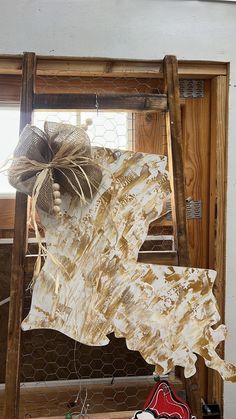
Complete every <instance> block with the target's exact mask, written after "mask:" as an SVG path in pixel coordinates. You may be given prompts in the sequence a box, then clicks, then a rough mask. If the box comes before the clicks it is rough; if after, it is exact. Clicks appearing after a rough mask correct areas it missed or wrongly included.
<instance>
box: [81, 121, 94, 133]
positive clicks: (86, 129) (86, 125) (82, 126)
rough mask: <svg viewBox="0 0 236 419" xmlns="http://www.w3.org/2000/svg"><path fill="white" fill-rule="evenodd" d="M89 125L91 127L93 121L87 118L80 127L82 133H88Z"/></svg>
mask: <svg viewBox="0 0 236 419" xmlns="http://www.w3.org/2000/svg"><path fill="white" fill-rule="evenodd" d="M90 125H93V120H92V118H87V119H86V120H85V123H84V124H82V125H81V128H82V129H83V130H84V131H88V127H89V126H90Z"/></svg>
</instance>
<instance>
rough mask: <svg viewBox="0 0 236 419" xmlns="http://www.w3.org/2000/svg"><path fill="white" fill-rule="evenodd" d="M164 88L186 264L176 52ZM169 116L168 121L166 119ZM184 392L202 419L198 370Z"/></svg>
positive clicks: (175, 215)
mask: <svg viewBox="0 0 236 419" xmlns="http://www.w3.org/2000/svg"><path fill="white" fill-rule="evenodd" d="M164 80H165V91H167V102H168V109H169V113H168V114H167V126H169V127H170V135H169V133H168V131H167V141H168V156H169V170H170V172H171V173H172V197H173V198H172V219H173V223H174V229H175V230H176V231H175V230H174V232H175V233H176V246H177V252H178V261H179V265H180V266H188V265H189V252H188V241H187V229H186V205H185V199H186V198H185V179H184V167H183V149H182V147H183V143H182V129H181V111H180V97H179V78H178V63H177V59H176V57H175V56H166V57H165V58H164ZM168 119H169V121H168ZM185 382H186V392H187V397H188V401H189V403H190V406H191V409H192V413H193V414H194V415H195V416H197V418H198V419H202V412H201V396H200V388H199V383H198V377H197V374H195V376H193V377H190V378H189V379H186V380H185Z"/></svg>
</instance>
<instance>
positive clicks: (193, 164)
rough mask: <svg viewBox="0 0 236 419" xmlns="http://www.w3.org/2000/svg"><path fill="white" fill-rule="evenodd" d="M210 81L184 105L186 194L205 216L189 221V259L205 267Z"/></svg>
mask: <svg viewBox="0 0 236 419" xmlns="http://www.w3.org/2000/svg"><path fill="white" fill-rule="evenodd" d="M210 83H211V82H210V80H205V81H204V97H202V98H200V97H199V98H187V99H186V103H185V106H183V107H182V127H183V159H184V173H185V179H186V184H185V186H186V196H187V197H191V198H192V199H193V200H201V201H202V218H201V219H191V220H187V233H188V244H189V260H190V264H191V266H198V267H201V268H208V250H209V234H208V230H209V182H210V180H209V179H210V176H211V172H210V159H209V156H210V132H211V129H210V103H211V98H210V93H211V86H210ZM199 243H201V245H200V246H199ZM197 366H198V373H199V382H200V391H201V397H203V399H204V400H207V374H208V373H207V368H206V366H205V363H204V360H203V359H202V358H200V357H199V359H198V363H197Z"/></svg>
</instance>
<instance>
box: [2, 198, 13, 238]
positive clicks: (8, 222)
mask: <svg viewBox="0 0 236 419" xmlns="http://www.w3.org/2000/svg"><path fill="white" fill-rule="evenodd" d="M0 214H1V216H0V230H10V229H13V228H14V219H15V199H0Z"/></svg>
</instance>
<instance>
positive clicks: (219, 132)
mask: <svg viewBox="0 0 236 419" xmlns="http://www.w3.org/2000/svg"><path fill="white" fill-rule="evenodd" d="M211 98H212V100H211V103H212V108H211V184H210V222H209V237H210V248H209V267H210V268H212V269H216V271H217V277H216V281H215V286H214V294H215V297H216V299H217V303H218V307H219V312H220V315H221V319H222V322H224V317H225V254H226V249H225V243H226V219H225V217H226V190H227V182H226V179H227V113H228V80H227V77H225V76H219V77H216V78H214V79H213V80H212V82H211ZM217 352H218V353H219V355H220V356H221V357H224V344H223V343H221V344H220V345H219V347H218V349H217ZM208 402H209V403H218V404H219V405H220V406H221V410H223V381H222V378H221V377H220V375H219V374H218V373H217V372H216V371H213V370H209V371H208Z"/></svg>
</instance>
